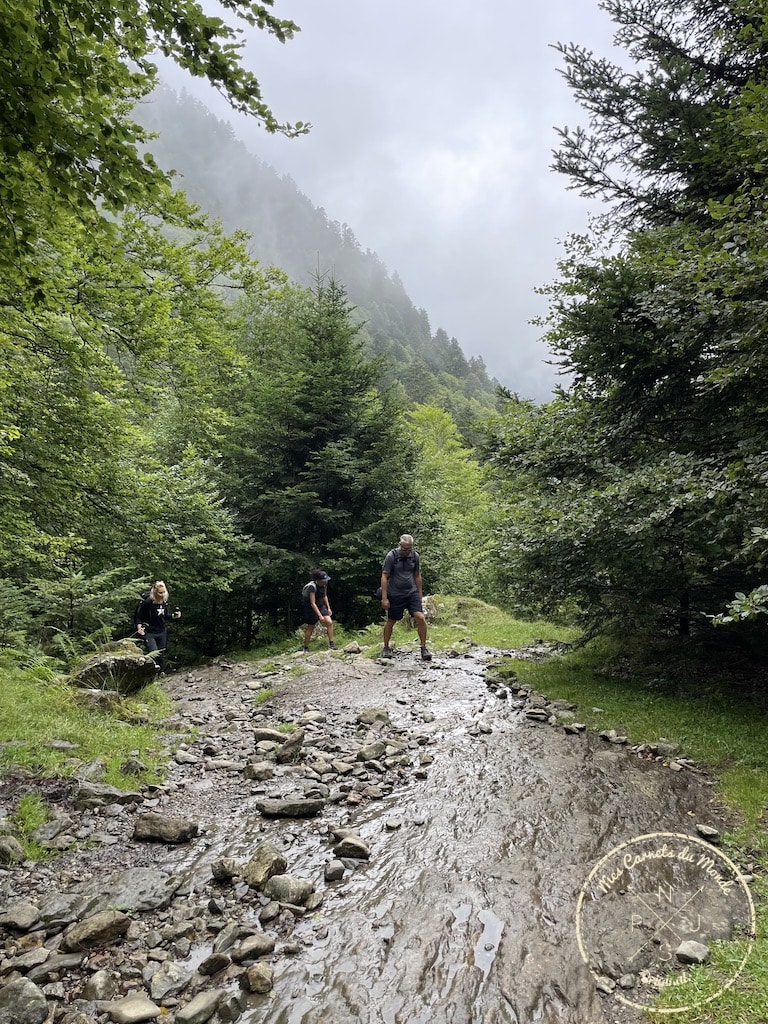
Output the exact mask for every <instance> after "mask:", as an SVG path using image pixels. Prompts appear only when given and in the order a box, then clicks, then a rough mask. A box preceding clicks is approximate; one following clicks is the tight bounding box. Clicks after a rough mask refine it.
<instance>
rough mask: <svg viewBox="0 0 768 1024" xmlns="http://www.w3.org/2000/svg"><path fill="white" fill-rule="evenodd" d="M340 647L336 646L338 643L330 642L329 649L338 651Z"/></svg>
mask: <svg viewBox="0 0 768 1024" xmlns="http://www.w3.org/2000/svg"><path fill="white" fill-rule="evenodd" d="M338 649H339V648H338V647H337V646H336V644H328V650H329V651H338Z"/></svg>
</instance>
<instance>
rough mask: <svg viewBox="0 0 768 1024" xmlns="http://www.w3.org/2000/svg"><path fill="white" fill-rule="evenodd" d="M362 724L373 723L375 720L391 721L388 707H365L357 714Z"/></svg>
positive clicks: (385, 722)
mask: <svg viewBox="0 0 768 1024" xmlns="http://www.w3.org/2000/svg"><path fill="white" fill-rule="evenodd" d="M357 720H358V722H359V723H360V725H373V724H374V723H375V722H383V723H384V724H388V723H389V712H388V711H387V709H386V708H365V710H364V711H361V712H360V714H359V715H358V716H357Z"/></svg>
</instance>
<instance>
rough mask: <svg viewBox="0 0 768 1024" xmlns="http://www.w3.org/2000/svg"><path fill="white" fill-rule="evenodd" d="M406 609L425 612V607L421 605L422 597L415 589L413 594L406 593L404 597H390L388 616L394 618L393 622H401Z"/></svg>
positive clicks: (411, 611) (412, 611) (412, 612)
mask: <svg viewBox="0 0 768 1024" xmlns="http://www.w3.org/2000/svg"><path fill="white" fill-rule="evenodd" d="M406 610H407V611H409V612H410V613H411V615H413V614H414V612H423V611H424V609H423V607H422V605H421V598H420V597H419V595H418V594H417V593H416V591H414V592H413V593H412V594H405V595H403V596H402V597H400V596H398V597H390V599H389V608H387V618H388V619H392V621H393V622H399V621H400V619H402V617H403V615H405V613H406Z"/></svg>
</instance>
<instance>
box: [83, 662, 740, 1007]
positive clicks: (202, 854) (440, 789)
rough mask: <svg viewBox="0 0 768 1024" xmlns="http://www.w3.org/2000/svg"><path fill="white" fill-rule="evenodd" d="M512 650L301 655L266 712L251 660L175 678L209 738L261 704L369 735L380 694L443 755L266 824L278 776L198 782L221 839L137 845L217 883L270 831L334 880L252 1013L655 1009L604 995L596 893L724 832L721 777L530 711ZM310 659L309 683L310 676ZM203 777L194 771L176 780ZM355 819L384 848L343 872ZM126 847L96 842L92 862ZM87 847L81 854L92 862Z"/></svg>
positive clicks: (160, 861) (210, 825)
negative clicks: (591, 930)
mask: <svg viewBox="0 0 768 1024" xmlns="http://www.w3.org/2000/svg"><path fill="white" fill-rule="evenodd" d="M509 653H510V652H506V654H507V655H508V654H509ZM502 656H503V655H502V653H501V652H493V651H482V650H477V649H475V650H473V651H471V652H470V653H469V654H468V655H466V656H461V657H446V656H441V655H440V654H439V653H436V656H435V660H434V661H433V662H432V663H430V664H427V663H423V662H421V661H420V660H418V658H417V655H416V654H415V653H414V652H412V651H408V650H405V651H403V650H401V651H399V652H398V653H397V656H396V658H395V659H394V661H393V663H392V664H382V663H379V662H376V661H372V660H370V659H367V658H363V657H360V656H350V655H345V654H341V653H339V654H334V655H331V654H330V653H327V652H318V653H315V654H312V655H310V656H309V657H306V658H305V657H304V656H302V655H295V656H292V657H290V658H286V659H283V661H282V664H281V665H280V666H278V667H277V669H276V670H275V675H274V676H271V677H269V678H267V679H265V680H264V682H266V683H268V684H269V685H270V686H272V687H273V688H274V690H275V695H274V696H273V697H272V698H271V699H270V700H269V701H267V702H266V703H264V704H258V703H257V701H256V697H255V693H256V691H254V689H253V688H249V683H250V687H253V679H250V680H249V679H248V678H247V676H246V675H245V674H243V672H242V671H240V670H233V668H231V667H226V666H222V665H219V666H212V667H210V668H207V669H205V670H201V671H196V672H195V673H191V674H186V673H178V674H176V675H173V676H171V677H169V678H168V680H167V685H168V689H169V692H170V693H171V695H172V696H173V698H174V700H175V702H176V706H177V718H178V719H179V720H180V721H184V722H187V723H189V722H191V721H196V722H197V723H198V725H199V727H200V728H201V730H203V731H204V730H205V729H209V730H210V729H212V723H214V722H217V721H218V722H219V723H222V722H223V723H225V724H224V732H225V734H226V733H228V734H229V735H230V736H233V737H234V736H236V735H238V734H239V732H240V731H241V730H242V729H243V728H246V727H247V725H248V724H249V723H250V722H251V721H252V720H253V718H254V716H260V715H261V716H266V719H267V720H268V721H270V722H273V723H274V724H279V723H285V722H292V721H297V720H298V719H299V718H300V717H301V716H302V715H303V714H304V713H305V712H307V711H308V710H318V711H322V712H324V713H325V715H326V716H327V721H326V722H325V723H324V725H323V730H324V732H325V733H326V734H333V733H335V732H343V731H345V730H347V731H349V730H354V728H355V722H356V719H357V716H358V714H359V712H360V711H362V710H364V709H366V708H370V707H374V706H375V707H381V708H386V709H387V710H388V712H389V715H390V719H391V722H392V725H393V726H394V727H395V728H396V729H399V730H402V733H403V735H409V736H411V737H413V736H417V737H418V742H419V744H420V749H421V751H422V754H423V755H424V756H422V758H421V761H422V762H423V763H422V764H420V766H419V767H417V768H416V769H415V770H411V771H410V772H408V773H406V774H405V776H404V777H403V778H402V780H401V781H400V782H399V783H398V784H397V785H395V787H394V788H393V790H392V791H391V792H389V793H387V794H386V795H385V796H384V797H383V798H382V799H371V800H366V801H363V802H361V803H360V804H358V805H352V804H349V803H347V802H344V801H339V802H337V803H329V804H328V806H327V807H326V809H325V811H324V812H323V814H322V815H321V816H320V817H319V818H317V819H313V820H311V821H295V820H289V821H286V820H282V821H281V820H265V819H261V818H259V816H258V815H257V814H256V813H255V811H254V807H253V801H254V797H255V791H256V789H258V788H259V787H253V786H252V784H251V783H248V782H246V781H244V779H243V777H242V775H240V774H238V773H236V772H230V773H207V774H204V775H198V776H194V777H191V776H190V777H189V778H188V781H183V782H180V783H179V788H178V789H177V790H176V792H175V793H174V796H173V801H172V809H173V813H175V814H183V815H185V816H188V817H190V818H193V819H195V820H197V821H199V822H200V823H201V824H202V825H203V828H204V839H203V840H202V841H198V842H196V843H194V844H192V845H191V846H189V847H184V848H174V849H171V848H158V847H157V846H152V847H149V848H148V847H146V846H145V847H141V846H140V844H136V843H133V844H128V846H127V850H128V853H127V854H126V852H125V850H123V851H122V856H123V858H124V857H125V856H128V857H129V858H130V859H131V862H132V863H139V861H140V862H141V863H147V862H149V861H151V862H152V863H153V864H154V865H155V866H158V867H165V868H167V869H169V870H171V871H173V872H174V873H180V872H181V873H184V874H185V875H186V876H187V878H188V884H187V886H186V888H187V890H188V891H189V892H198V893H199V892H202V891H205V889H206V886H208V887H210V884H211V868H210V866H211V863H212V862H213V861H214V860H216V859H218V858H221V857H233V858H236V859H237V860H238V861H244V860H247V858H248V857H249V856H250V853H251V852H252V848H253V845H254V842H255V839H254V830H255V829H257V831H258V841H260V840H261V839H264V838H270V839H272V840H273V841H274V842H275V843H277V844H278V845H280V846H282V847H283V848H285V849H287V850H290V853H289V854H288V857H289V861H290V868H289V870H290V871H291V873H293V874H296V875H299V876H303V877H307V878H310V879H312V881H313V882H314V883H315V884H316V887H317V889H318V890H319V891H322V892H323V895H324V901H323V903H322V906H321V907H320V908H319V909H318V910H316V911H315V912H314V913H312V914H308V915H306V916H304V917H300V918H299V919H298V920H297V922H296V925H295V928H294V931H293V934H292V936H291V939H292V943H293V946H292V949H291V955H282V956H280V957H276V958H275V960H274V972H275V974H274V988H273V991H272V993H271V994H270V995H269V996H268V997H261V996H251V997H249V1005H248V1006H247V1008H246V1009H245V1011H244V1013H243V1015H242V1016H241V1018H240V1020H241V1021H243V1022H245V1024H261V1022H266V1021H269V1022H270V1024H319V1022H320V1021H333V1022H334V1024H352V1022H355V1024H357V1022H360V1024H381V1022H384V1024H405V1022H408V1024H449V1022H456V1024H490V1022H495V1024H600V1022H621V1024H633V1022H636V1021H637V1022H639V1021H640V1020H642V1019H643V1014H642V1012H641V1010H640V1009H638V1008H637V1007H635V1006H633V1005H632V1003H631V1000H630V1002H627V1001H626V1000H622V999H621V998H619V997H618V993H619V991H620V990H617V993H600V992H598V990H597V986H596V980H595V976H594V974H593V972H591V971H590V969H589V967H588V966H587V964H586V963H585V962H584V959H583V957H582V954H581V952H580V949H579V943H578V936H577V903H578V900H579V895H580V892H581V890H582V887H583V886H584V885H585V883H586V881H587V879H588V876H589V875H590V872H591V871H592V869H593V868H594V866H595V864H596V863H597V862H598V861H599V860H600V858H601V857H603V856H605V855H606V854H608V853H609V851H610V850H612V849H613V848H615V847H616V846H617V845H619V844H621V843H624V842H627V841H630V840H632V839H634V838H635V837H637V836H643V835H646V834H648V833H654V832H665V833H666V832H668V833H675V834H690V835H691V836H694V835H695V834H696V831H695V827H696V825H697V824H699V823H704V824H707V825H711V826H714V827H716V828H722V827H723V818H722V812H721V809H720V808H719V806H718V804H717V803H716V801H715V800H714V799H713V796H712V787H711V784H710V782H709V781H708V780H707V778H706V776H705V775H704V774H703V773H700V772H698V771H696V770H693V769H692V768H688V769H684V770H682V771H677V772H676V771H671V770H670V769H669V767H668V766H667V765H665V764H664V763H662V762H660V761H657V760H647V759H644V758H643V757H641V756H638V753H637V752H636V751H633V750H631V749H629V748H628V747H625V746H619V745H614V744H610V743H607V742H606V741H605V740H604V739H601V738H599V737H598V736H597V735H596V734H594V733H589V732H581V733H574V734H569V733H567V732H566V731H565V730H564V728H563V726H562V724H552V723H551V722H550V723H547V722H538V721H532V720H530V719H529V718H527V717H526V714H525V712H526V710H527V709H529V708H530V706H531V700H530V695H528V697H526V696H525V695H518V694H515V693H507V692H506V691H502V692H501V695H499V693H496V692H494V691H493V690H491V689H489V686H488V685H487V677H486V671H487V669H488V667H489V666H490V665H493V664H494V663H497V662H498V661H499V660H500V658H502ZM298 664H301V665H302V666H303V668H304V673H303V674H302V675H297V674H292V672H291V669H293V672H294V673H295V668H296V666H297V665H298ZM254 671H255V670H254ZM296 772H297V773H298V774H297V777H298V775H300V767H298V766H297V769H296ZM183 777H184V770H183V768H182V767H180V766H174V768H173V770H172V772H171V778H172V779H177V780H182V779H183ZM261 788H262V790H263V789H269V785H268V784H265V785H264V787H261ZM168 807H169V805H166V809H168ZM256 818H258V823H257V824H255V823H254V822H255V819H256ZM335 826H346V827H350V828H353V829H354V830H355V831H356V832H358V833H359V834H360V835H361V836H362V837H363V838H364V839H365V840H366V842H367V843H368V845H369V847H370V849H371V857H370V860H368V861H365V862H360V864H359V866H358V867H357V868H356V870H354V871H352V872H351V873H349V874H347V875H346V876H345V877H344V879H343V880H341V881H340V882H337V883H326V882H325V881H324V880H323V868H324V866H325V865H326V864H327V862H328V861H329V860H330V859H331V857H332V853H331V847H332V840H331V839H330V838H329V830H330V828H332V827H335ZM132 850H133V852H131V851H132ZM112 855H114V854H110V853H109V851H106V853H105V852H104V851H101V853H91V854H83V856H84V857H85V858H86V860H85V861H84V862H83V864H84V870H86V869H87V870H88V871H94V870H96V866H97V863H98V857H99V856H102V857H109V856H112ZM75 856H76V855H67V859H68V860H69V861H70V868H71V869H72V870H73V871H76V870H77V868H76V860H73V858H75ZM89 856H90V857H91V858H92V859H91V861H90V862H88V860H87V858H88V857H89ZM619 927H621V925H619ZM208 951H209V950H208V949H207V948H199V949H198V950H197V951H196V952H193V958H196V959H197V960H198V961H199V960H201V959H202V958H203V956H205V955H206V954H207V952H208Z"/></svg>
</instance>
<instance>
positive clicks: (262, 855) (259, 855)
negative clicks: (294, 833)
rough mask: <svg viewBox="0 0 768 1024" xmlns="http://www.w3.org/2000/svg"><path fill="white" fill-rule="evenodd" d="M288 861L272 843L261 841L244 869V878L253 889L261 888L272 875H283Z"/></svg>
mask: <svg viewBox="0 0 768 1024" xmlns="http://www.w3.org/2000/svg"><path fill="white" fill-rule="evenodd" d="M287 867H288V862H287V861H286V859H285V857H283V855H282V854H281V853H280V851H279V850H278V849H277V848H276V847H275V846H273V845H272V843H269V842H264V843H260V844H259V845H258V846H257V847H256V849H255V850H254V853H253V856H252V857H251V859H250V860H249V861H248V863H247V864H246V865H245V867H244V868H243V870H242V876H243V878H244V880H245V881H246V882H247V883H248V885H250V886H251V888H253V889H261V888H262V887H263V885H264V883H265V882H266V881H267V880H268V879H269V878H271V877H272V875H282V874H283V872H284V871H285V869H286V868H287Z"/></svg>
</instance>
